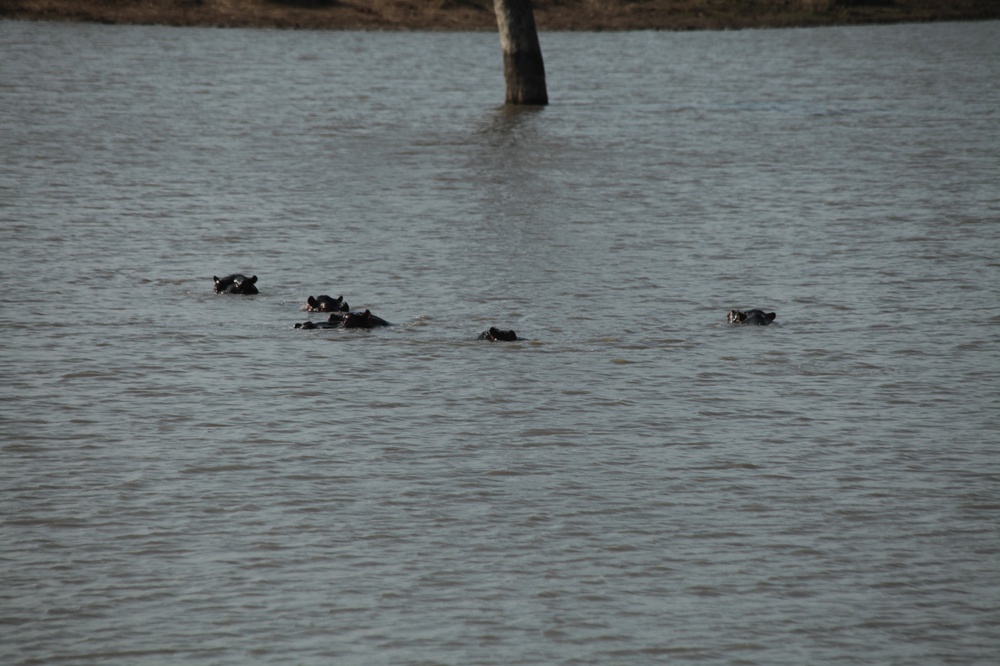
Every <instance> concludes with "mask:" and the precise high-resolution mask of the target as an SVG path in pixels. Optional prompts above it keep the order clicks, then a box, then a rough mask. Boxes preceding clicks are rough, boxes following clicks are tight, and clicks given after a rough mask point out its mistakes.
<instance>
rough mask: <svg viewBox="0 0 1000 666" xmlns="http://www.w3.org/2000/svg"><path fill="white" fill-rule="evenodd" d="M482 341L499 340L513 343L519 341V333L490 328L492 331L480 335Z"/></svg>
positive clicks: (494, 327)
mask: <svg viewBox="0 0 1000 666" xmlns="http://www.w3.org/2000/svg"><path fill="white" fill-rule="evenodd" d="M479 339H480V340H490V341H491V342H497V341H498V340H503V341H505V342H512V341H514V340H517V333H515V332H514V331H501V330H500V329H499V328H497V327H496V326H490V330H488V331H483V332H482V333H480V334H479Z"/></svg>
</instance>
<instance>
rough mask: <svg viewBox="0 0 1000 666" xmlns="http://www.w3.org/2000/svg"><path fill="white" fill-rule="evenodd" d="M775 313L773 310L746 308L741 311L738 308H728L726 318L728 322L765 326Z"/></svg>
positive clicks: (772, 319)
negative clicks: (744, 310)
mask: <svg viewBox="0 0 1000 666" xmlns="http://www.w3.org/2000/svg"><path fill="white" fill-rule="evenodd" d="M775 317H777V315H776V314H775V313H773V312H764V311H763V310H747V311H746V312H742V311H740V310H730V311H729V316H728V317H726V320H727V321H728V322H729V323H730V324H755V325H757V326H767V325H768V324H770V323H771V322H772V321H774V318H775Z"/></svg>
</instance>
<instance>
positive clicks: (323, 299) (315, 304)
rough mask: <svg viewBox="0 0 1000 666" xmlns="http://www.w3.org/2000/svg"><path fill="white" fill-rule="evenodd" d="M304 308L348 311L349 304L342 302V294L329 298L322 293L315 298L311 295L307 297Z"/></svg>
mask: <svg viewBox="0 0 1000 666" xmlns="http://www.w3.org/2000/svg"><path fill="white" fill-rule="evenodd" d="M305 309H306V310H307V311H308V312H350V311H351V306H349V305H348V304H347V303H345V302H344V297H343V296H338V297H337V298H331V297H330V296H327V295H326V294H323V295H321V296H316V297H315V298H314V297H312V296H310V297H309V298H307V299H306V307H305Z"/></svg>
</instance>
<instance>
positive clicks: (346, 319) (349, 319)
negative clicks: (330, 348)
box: [295, 310, 392, 330]
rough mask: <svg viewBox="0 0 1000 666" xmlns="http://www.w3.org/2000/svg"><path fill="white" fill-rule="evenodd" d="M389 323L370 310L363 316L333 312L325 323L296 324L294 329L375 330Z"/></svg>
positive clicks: (308, 322)
mask: <svg viewBox="0 0 1000 666" xmlns="http://www.w3.org/2000/svg"><path fill="white" fill-rule="evenodd" d="M391 325H392V324H390V323H389V322H387V321H386V320H385V319H382V318H381V317H377V316H375V315H373V314H372V313H371V311H370V310H365V311H364V314H358V313H357V312H334V313H333V314H331V315H330V317H329V318H328V319H327V320H326V321H315V322H314V321H306V322H302V323H301V324H296V325H295V328H304V329H307V330H308V329H313V328H377V327H379V326H391Z"/></svg>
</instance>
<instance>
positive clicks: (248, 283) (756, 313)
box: [214, 273, 777, 342]
mask: <svg viewBox="0 0 1000 666" xmlns="http://www.w3.org/2000/svg"><path fill="white" fill-rule="evenodd" d="M214 279H215V293H217V294H242V295H244V296H250V295H253V294H256V293H259V292H258V291H257V276H256V275H251V276H250V277H247V276H245V275H243V274H241V273H233V274H232V275H227V276H226V277H224V278H220V277H218V276H216V277H215V278H214ZM304 309H305V310H306V311H308V312H329V313H330V316H329V318H327V320H326V321H321V322H313V321H306V322H302V323H301V324H295V328H305V329H311V328H379V327H380V326H391V324H390V323H389V322H387V321H386V320H385V319H382V318H381V317H379V316H376V315H373V314H372V313H371V311H370V310H365V311H364V312H363V313H360V314H359V313H357V312H351V308H350V306H349V305H348V304H347V302H346V301H344V297H343V296H338V297H337V298H333V297H331V296H327V295H325V294H324V295H321V296H310V297H309V298H308V299H306V304H305V306H304ZM776 316H777V315H776V314H775V313H773V312H764V311H763V310H747V311H746V312H743V311H742V310H730V311H729V314H728V315H727V317H726V320H727V321H728V322H729V323H730V324H745V325H751V326H767V325H768V324H770V323H771V322H772V321H774V319H775V317H776ZM479 339H480V340H490V341H492V342H497V341H507V342H510V341H512V340H517V334H516V333H514V331H504V330H501V329H499V328H497V327H495V326H491V327H490V329H489V330H487V331H483V332H482V333H480V334H479Z"/></svg>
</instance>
